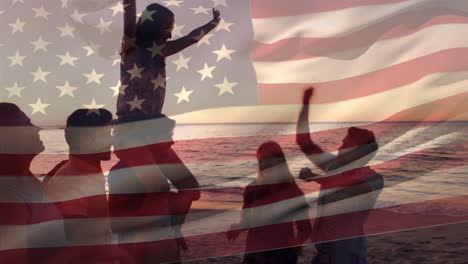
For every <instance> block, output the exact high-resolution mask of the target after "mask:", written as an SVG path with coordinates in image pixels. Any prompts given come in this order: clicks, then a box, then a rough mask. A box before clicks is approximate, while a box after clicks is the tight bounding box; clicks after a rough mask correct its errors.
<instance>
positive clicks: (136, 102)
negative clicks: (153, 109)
mask: <svg viewBox="0 0 468 264" xmlns="http://www.w3.org/2000/svg"><path fill="white" fill-rule="evenodd" d="M144 101H145V99H138V96H137V95H135V97H134V98H133V100H132V101H128V102H127V104H129V105H130V112H131V111H133V110H134V109H140V110H141V111H143V109H142V108H141V104H142V103H143V102H144Z"/></svg>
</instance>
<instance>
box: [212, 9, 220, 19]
mask: <svg viewBox="0 0 468 264" xmlns="http://www.w3.org/2000/svg"><path fill="white" fill-rule="evenodd" d="M212 11H213V21H215V22H219V19H220V18H219V17H220V15H221V13H220V12H219V10H218V9H214V8H213V10H212Z"/></svg>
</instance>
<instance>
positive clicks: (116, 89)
mask: <svg viewBox="0 0 468 264" xmlns="http://www.w3.org/2000/svg"><path fill="white" fill-rule="evenodd" d="M127 87H128V85H122V83H121V82H120V80H119V81H118V82H117V85H116V86H111V87H109V89H111V90H112V91H114V95H113V96H114V97H116V96H117V95H119V94H125V92H124V91H125V88H127Z"/></svg>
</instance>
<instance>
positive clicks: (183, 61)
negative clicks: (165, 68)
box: [173, 53, 192, 71]
mask: <svg viewBox="0 0 468 264" xmlns="http://www.w3.org/2000/svg"><path fill="white" fill-rule="evenodd" d="M190 59H192V57H187V58H184V56H182V53H181V54H180V55H179V58H178V59H177V60H175V61H173V63H175V65H177V69H176V71H179V70H180V69H181V68H186V69H187V70H188V68H189V67H188V64H187V63H188V62H189V61H190Z"/></svg>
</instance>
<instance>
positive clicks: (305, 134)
mask: <svg viewBox="0 0 468 264" xmlns="http://www.w3.org/2000/svg"><path fill="white" fill-rule="evenodd" d="M313 92H314V88H312V87H311V88H308V89H306V90H305V91H304V96H303V99H302V108H301V112H300V113H299V118H298V120H297V127H296V142H297V144H298V145H299V147H300V148H301V150H302V152H304V153H305V154H306V155H307V157H308V158H309V160H310V161H312V162H313V163H314V164H315V165H316V166H317V167H319V168H320V169H322V170H323V171H327V170H328V169H329V168H330V167H331V166H332V164H333V163H335V160H336V156H335V155H333V154H331V153H326V152H324V151H323V150H322V148H320V147H319V146H318V145H316V144H315V143H314V142H313V141H312V138H311V137H310V130H309V103H310V99H311V98H312V95H313Z"/></svg>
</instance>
